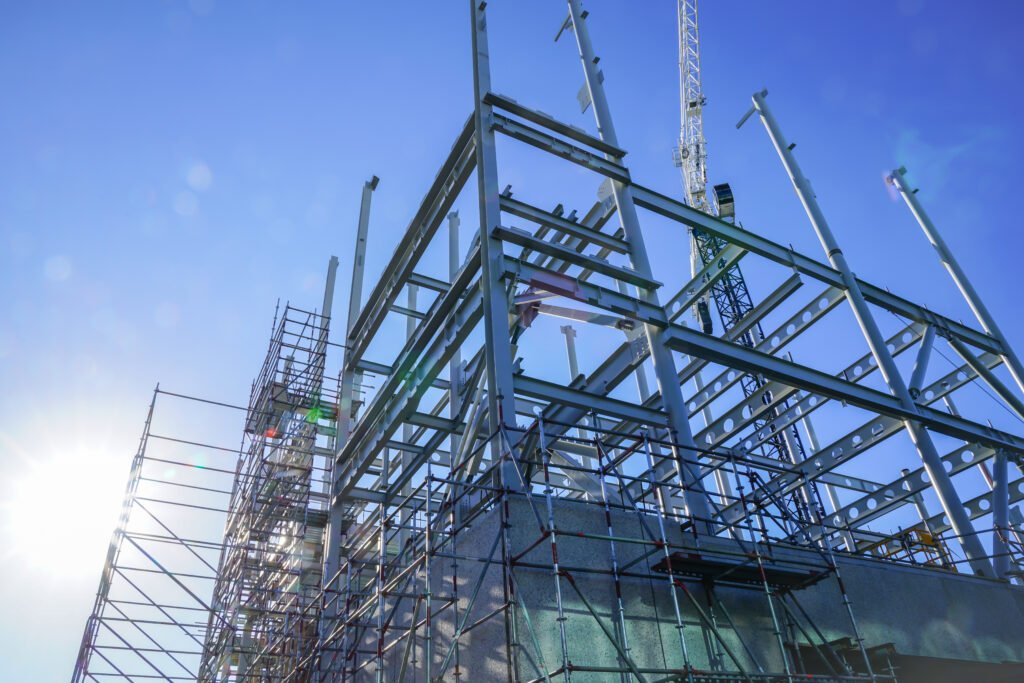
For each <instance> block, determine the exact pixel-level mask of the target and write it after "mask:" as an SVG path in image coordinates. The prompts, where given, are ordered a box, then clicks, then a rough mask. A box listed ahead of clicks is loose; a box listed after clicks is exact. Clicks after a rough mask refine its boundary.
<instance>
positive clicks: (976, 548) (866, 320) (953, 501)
mask: <svg viewBox="0 0 1024 683" xmlns="http://www.w3.org/2000/svg"><path fill="white" fill-rule="evenodd" d="M767 94H768V91H767V90H763V91H761V92H758V93H754V95H753V98H752V99H753V102H754V109H755V110H756V111H757V113H758V114H759V115H760V117H761V122H762V123H763V124H764V127H765V129H766V130H767V131H768V136H769V137H770V138H771V141H772V144H773V145H774V146H775V150H776V151H777V152H778V154H779V157H780V158H781V159H782V163H783V166H785V168H786V172H787V174H788V175H789V178H790V180H791V181H792V183H793V187H794V189H795V190H796V193H797V196H798V197H799V198H800V202H801V203H802V204H803V206H804V210H805V211H806V212H807V216H808V217H809V218H810V221H811V225H812V226H813V227H814V231H815V233H816V234H817V236H818V240H819V241H820V242H821V246H822V248H823V249H824V251H825V254H826V255H827V257H828V260H829V262H830V263H831V264H832V267H833V268H835V269H836V270H838V271H839V273H840V275H841V277H842V279H843V284H844V285H845V289H846V298H847V301H849V303H850V307H851V308H852V309H853V314H854V316H855V317H856V318H857V323H858V325H859V326H860V329H861V332H862V333H863V334H864V338H865V340H866V341H867V343H868V346H869V347H870V349H871V353H872V355H873V356H874V357H875V361H876V362H877V363H878V368H879V371H880V372H881V373H882V377H883V378H884V379H885V382H886V384H887V385H888V387H889V390H890V391H891V392H892V393H893V395H894V396H895V397H896V398H897V399H898V400H899V402H900V403H901V404H902V406H903V408H904V409H906V410H907V411H908V412H910V413H912V414H913V413H917V404H916V403H914V399H913V398H911V396H910V391H909V390H908V389H907V385H906V384H905V383H904V381H903V378H902V376H901V375H900V373H899V369H898V368H897V367H896V363H895V361H893V358H892V355H891V354H890V353H889V349H888V348H887V347H886V345H885V338H884V337H883V336H882V332H881V330H880V329H879V328H878V323H877V322H876V321H875V318H874V315H873V314H872V312H871V309H869V308H868V304H867V301H865V300H864V294H863V293H862V292H861V289H860V285H859V284H858V282H857V279H856V278H855V277H854V275H853V271H852V270H850V266H849V264H848V263H847V262H846V257H845V256H843V252H842V250H841V249H840V248H839V243H838V242H837V241H836V239H835V235H833V233H832V230H831V228H830V227H829V225H828V221H827V220H826V219H825V215H824V213H822V211H821V207H820V206H819V205H818V200H817V198H816V197H815V195H814V191H813V190H811V187H810V183H809V182H808V181H807V178H806V177H805V176H804V174H803V172H802V171H801V170H800V166H799V165H798V164H797V161H796V158H795V156H794V155H793V146H792V145H790V144H788V143H787V142H786V139H785V137H784V136H783V134H782V131H781V129H780V128H779V125H778V123H777V122H776V121H775V117H774V116H772V113H771V111H770V110H769V109H768V106H767V103H766V102H765V96H766V95H767ZM904 425H905V426H906V429H907V433H908V434H909V435H910V438H911V440H912V441H913V442H914V445H915V447H916V448H917V452H918V455H919V456H920V457H921V461H922V463H923V464H924V467H925V470H926V471H927V472H928V475H929V477H931V480H932V482H933V484H934V486H935V493H936V495H937V496H938V498H939V501H940V502H941V503H942V508H943V510H944V511H945V512H946V514H947V515H948V516H949V519H950V522H951V523H952V525H953V529H954V530H955V531H956V533H957V535H958V536H959V540H960V543H961V545H962V546H963V549H964V553H965V554H966V555H967V557H968V559H969V561H970V564H971V567H972V569H974V571H975V572H976V573H978V574H981V575H984V576H991V575H992V571H993V570H992V564H991V563H990V562H989V561H988V559H987V558H986V553H985V549H984V548H983V547H982V544H981V541H980V540H979V539H978V537H977V535H976V533H975V531H974V525H973V524H971V519H970V516H969V515H968V514H967V511H966V510H964V507H963V503H962V502H961V501H960V496H959V494H958V493H957V491H956V489H955V488H954V487H953V482H952V481H951V480H950V478H949V476H948V475H947V474H946V471H945V470H944V469H943V467H942V460H941V458H940V457H939V453H938V451H937V450H936V449H935V444H934V443H933V442H932V438H931V435H930V434H929V433H928V432H927V431H926V430H925V429H924V428H923V427H922V426H921V424H920V423H919V422H918V421H916V420H914V419H912V418H907V419H905V420H904Z"/></svg>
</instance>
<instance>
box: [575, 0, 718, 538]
mask: <svg viewBox="0 0 1024 683" xmlns="http://www.w3.org/2000/svg"><path fill="white" fill-rule="evenodd" d="M567 2H568V5H569V16H570V19H571V20H572V27H573V32H574V33H575V34H576V45H577V48H578V49H579V55H580V62H581V63H582V65H583V73H584V76H585V78H586V85H587V90H588V92H589V93H590V101H591V103H592V104H593V108H594V118H595V120H596V122H597V130H598V133H599V135H600V137H601V139H602V140H604V141H605V142H607V143H609V144H610V145H613V146H615V147H618V146H619V141H618V136H617V135H616V134H615V126H614V124H613V123H612V116H611V109H610V108H609V106H608V99H607V97H606V95H605V92H604V76H603V75H600V74H599V73H598V69H597V57H596V56H595V55H594V48H593V46H592V44H591V42H590V32H589V30H588V29H587V24H586V20H585V19H584V18H583V10H582V8H581V7H580V1H579V0H567ZM616 161H617V160H616ZM611 186H612V195H613V196H614V198H615V204H616V207H617V208H618V214H619V220H620V221H621V222H622V229H623V231H624V232H625V234H626V241H627V243H628V244H629V258H630V262H631V264H632V266H633V270H635V271H636V272H637V273H638V274H639V275H640V276H641V277H644V278H647V279H651V277H652V274H651V263H650V260H649V259H648V256H647V248H646V247H645V245H644V236H643V231H642V230H641V229H640V219H639V217H638V216H637V213H636V207H635V206H634V204H633V195H632V193H631V191H630V189H629V187H628V186H627V185H625V184H624V183H622V182H619V181H612V183H611ZM637 295H638V296H639V297H640V298H641V299H642V300H643V301H644V302H645V303H648V304H652V305H654V306H660V305H661V304H660V302H659V301H658V294H657V292H655V291H654V290H647V289H642V288H637ZM644 328H645V332H646V334H647V342H648V345H649V346H650V349H651V361H652V362H653V364H654V374H655V376H656V377H657V380H658V390H659V391H660V392H661V399H662V403H663V404H664V407H665V412H666V413H667V414H668V419H669V429H670V431H671V435H672V443H673V454H674V456H675V458H676V460H677V461H678V462H679V463H680V471H681V473H682V475H683V482H682V484H683V488H684V492H683V496H684V499H685V501H686V507H687V511H688V513H689V514H690V516H691V517H692V518H694V520H695V522H696V523H697V526H698V528H699V529H700V530H701V531H704V532H707V533H710V530H711V526H710V523H709V522H710V519H711V510H710V506H709V504H708V500H707V493H706V492H705V491H704V485H703V484H702V483H701V478H700V466H699V463H698V452H697V450H696V449H697V444H696V442H695V441H694V439H693V431H692V430H691V429H690V422H689V418H688V413H687V410H686V403H685V402H684V401H683V394H682V391H681V390H680V387H679V378H678V375H677V372H676V364H675V359H674V358H673V357H672V353H671V351H669V349H668V348H667V347H666V346H665V344H664V340H663V332H662V330H661V329H659V328H657V327H655V326H654V325H645V326H644Z"/></svg>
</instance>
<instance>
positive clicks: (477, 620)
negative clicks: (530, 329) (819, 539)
mask: <svg viewBox="0 0 1024 683" xmlns="http://www.w3.org/2000/svg"><path fill="white" fill-rule="evenodd" d="M553 509H554V517H555V525H556V528H557V529H558V532H559V533H558V534H557V536H556V545H557V553H558V559H559V562H560V569H561V574H560V576H559V577H558V579H559V580H558V589H560V591H561V605H562V612H563V614H564V617H565V622H564V625H565V629H564V630H565V638H564V641H563V638H562V636H561V630H560V628H559V621H558V605H559V599H558V594H557V589H556V580H555V574H554V572H553V570H552V549H551V543H550V537H547V536H545V535H544V533H543V530H542V526H541V524H540V519H546V514H547V512H546V508H545V501H544V499H543V497H539V496H534V497H533V498H532V500H529V499H527V498H526V497H523V496H512V497H511V498H510V500H509V506H508V519H509V524H508V528H507V529H506V530H505V531H507V534H508V542H509V550H510V554H511V556H513V557H515V558H516V560H515V563H514V566H515V569H514V572H513V573H514V580H513V581H512V590H513V592H514V593H515V594H514V595H513V596H512V598H511V599H512V600H513V601H514V602H515V603H516V609H515V610H512V611H509V612H508V613H507V614H506V611H505V610H502V606H503V604H504V603H505V600H506V597H505V580H504V578H503V570H502V565H501V558H502V545H503V542H502V538H501V535H500V534H501V531H502V529H501V524H500V510H499V509H494V510H491V511H489V512H487V513H485V514H484V515H482V516H480V517H479V518H477V519H476V520H475V521H473V522H472V524H471V525H470V527H469V528H468V529H466V530H465V531H464V532H461V533H460V534H459V535H458V542H457V546H456V551H457V552H456V554H457V555H459V556H460V558H466V557H473V558H479V559H477V560H475V561H472V560H467V559H459V572H458V576H459V578H458V584H457V590H458V609H459V611H458V615H459V617H458V620H459V622H463V621H464V622H465V624H464V627H463V634H462V636H461V638H460V640H459V643H460V644H459V647H458V648H457V650H458V652H457V653H456V651H455V648H451V642H452V636H453V634H454V632H455V611H454V610H453V609H452V608H451V607H452V606H451V605H449V606H448V607H447V608H446V609H444V610H442V611H440V613H439V614H438V616H437V617H436V618H435V619H434V621H433V625H434V637H433V638H434V640H433V643H432V644H431V649H432V650H433V654H432V657H431V660H432V664H431V674H432V676H435V677H436V676H439V675H440V677H441V680H462V681H504V680H507V676H508V666H509V660H510V659H511V660H512V661H513V665H514V666H515V667H516V669H517V670H518V672H519V677H520V680H532V679H534V678H538V679H540V680H544V679H543V673H544V672H547V673H552V672H554V671H556V670H558V669H559V668H560V667H562V666H563V664H564V662H563V642H564V655H567V660H568V663H569V665H570V666H571V667H572V668H573V675H572V679H573V680H574V681H613V680H614V681H617V680H620V674H619V673H617V672H618V671H620V670H622V669H623V668H631V667H630V665H631V666H632V667H635V668H636V669H637V670H638V671H639V672H640V673H641V674H643V675H644V676H645V678H646V679H647V680H651V681H653V680H671V678H670V674H667V673H665V672H666V671H675V672H680V673H681V672H684V671H685V670H686V669H687V659H688V663H689V666H690V667H691V671H694V672H698V673H700V672H707V673H710V672H715V671H717V672H730V671H731V672H736V671H740V670H742V671H746V672H749V673H750V674H752V675H755V676H756V675H757V674H758V673H759V672H763V673H762V674H761V675H762V676H764V675H765V674H768V673H777V674H778V673H780V672H784V671H785V667H786V666H787V664H788V666H790V667H791V670H793V673H794V675H796V673H797V672H796V669H801V670H803V671H805V672H807V673H818V674H821V675H827V674H829V673H832V670H831V669H830V666H831V667H832V669H835V668H837V667H840V666H841V664H840V663H839V662H838V661H837V658H839V659H840V660H843V661H846V662H847V663H848V664H849V666H850V667H851V668H852V669H853V670H854V671H856V672H860V673H866V666H865V664H864V661H863V660H864V657H863V654H862V653H861V650H860V649H859V647H857V644H856V636H857V630H855V629H854V626H853V623H852V622H851V619H850V612H852V613H853V617H854V619H855V620H856V626H857V629H859V634H860V636H861V637H862V638H863V643H864V648H865V650H866V651H867V653H868V654H869V657H870V661H871V666H872V668H873V669H874V670H875V673H876V674H882V673H886V674H891V673H894V674H895V675H896V677H897V679H898V680H901V681H917V680H920V681H941V680H975V681H989V680H993V681H996V680H1004V678H1001V677H1008V678H1005V680H1021V679H1020V678H1014V677H1013V676H1016V675H1019V673H1020V672H1021V671H1024V591H1022V590H1020V589H1019V588H1016V587H1012V586H1007V584H1006V583H1004V582H999V581H994V580H989V579H982V578H977V577H973V576H962V575H957V574H954V573H950V572H947V571H941V570H935V569H924V568H917V567H908V566H900V565H895V564H892V563H888V562H883V561H876V560H869V559H862V558H851V557H846V556H843V557H837V558H836V559H837V568H838V572H832V571H829V570H828V566H829V562H828V558H827V557H826V556H825V555H824V554H821V553H817V552H814V551H810V550H807V549H804V548H796V547H786V546H778V545H773V546H772V547H771V548H770V549H768V548H766V547H764V546H760V545H759V546H756V547H755V546H754V544H752V543H749V542H741V541H730V540H727V539H721V538H716V539H708V538H704V537H700V538H698V537H696V536H694V535H693V534H691V533H687V532H685V531H683V530H680V528H679V526H678V525H671V526H668V527H667V528H666V531H667V534H668V539H669V544H670V546H671V548H672V552H673V553H679V554H680V555H681V556H686V557H688V558H691V559H692V560H693V561H694V562H696V560H697V558H700V560H701V561H702V562H705V564H703V565H700V564H699V563H698V566H701V567H704V569H701V570H699V571H704V572H707V571H709V570H707V568H706V567H707V564H706V563H708V562H711V563H712V566H728V565H729V564H732V565H736V566H739V567H744V568H747V569H751V568H752V569H755V570H756V569H757V562H756V559H755V558H754V556H753V555H752V554H751V553H753V551H755V550H758V551H760V552H762V553H764V556H763V557H762V563H763V566H764V572H765V574H764V576H766V577H767V578H768V582H769V583H778V581H779V580H780V579H779V577H780V576H781V577H791V576H793V575H799V574H802V575H805V576H807V577H808V583H810V584H811V585H808V586H806V587H793V588H791V589H788V590H786V589H782V588H778V590H773V591H772V597H771V600H770V602H769V597H768V594H767V592H766V590H765V584H764V583H759V582H750V583H746V582H744V581H743V578H742V575H743V573H742V572H740V571H737V570H733V571H729V570H725V571H720V572H719V577H718V580H717V581H715V582H714V583H712V582H711V581H704V580H702V579H701V578H698V577H697V576H687V577H686V578H685V580H681V577H680V576H679V575H678V574H677V575H676V576H675V578H676V579H677V583H676V588H675V590H673V587H672V585H671V580H670V577H669V575H668V574H667V573H664V572H659V571H656V570H653V569H652V568H653V567H655V566H656V565H658V563H659V562H661V561H662V560H663V559H664V550H663V549H662V548H661V547H660V546H659V545H658V544H657V543H655V542H654V539H656V538H659V534H660V532H659V531H658V523H657V518H656V517H652V516H649V515H641V514H639V513H637V512H636V511H633V510H627V509H618V510H613V511H612V512H611V520H612V533H611V535H609V529H608V524H607V521H606V517H605V512H604V510H603V508H602V507H601V506H600V505H598V504H593V503H583V502H575V501H555V502H554V508H553ZM538 516H539V518H540V519H538ZM613 539H614V541H613ZM538 541H540V542H538ZM613 542H614V547H615V554H616V557H617V560H618V574H619V577H620V585H621V594H622V614H623V619H624V623H625V634H624V636H625V637H623V634H622V632H621V631H620V628H619V625H618V623H619V622H618V620H619V616H618V614H619V607H618V603H617V599H616V588H615V581H614V577H613V575H612V562H611V548H612V544H613ZM487 560H490V561H489V562H488V561H487ZM433 561H434V562H435V566H437V567H441V566H443V565H444V563H448V564H449V566H450V563H451V561H452V560H451V559H450V558H442V557H438V558H435V559H434V560H433ZM473 565H475V566H473ZM673 566H674V567H675V566H676V565H675V564H674V565H673ZM679 567H680V569H679V571H681V572H682V571H688V569H687V567H689V565H686V564H680V565H679ZM699 571H694V573H699ZM758 571H759V570H758ZM437 574H440V572H437V573H435V576H436V575H437ZM837 574H838V576H837ZM840 580H841V581H842V584H843V585H844V586H845V588H846V593H847V597H848V600H849V604H850V609H849V611H848V610H847V608H846V606H845V605H844V598H843V593H842V591H841V590H840ZM735 584H743V585H735ZM399 592H400V590H399V589H396V590H395V593H396V595H397V593H399ZM432 593H433V604H434V610H438V609H439V607H440V606H441V605H444V604H446V601H447V599H449V598H450V597H451V596H452V594H453V588H452V583H451V578H450V576H449V577H447V578H443V579H441V578H439V579H437V580H435V581H434V582H433V583H432ZM474 593H476V598H475V600H472V596H473V594H474ZM396 600H397V598H389V600H388V603H389V605H390V607H389V610H393V609H394V606H395V604H396ZM471 601H472V604H471ZM674 603H675V604H674ZM676 604H677V605H678V609H679V614H680V618H681V626H682V628H681V629H680V628H678V624H677V620H676ZM412 605H413V601H411V600H409V599H405V600H403V601H401V602H400V603H398V609H397V610H396V611H394V616H393V617H392V618H391V624H392V625H393V626H394V627H396V628H397V627H402V628H404V627H407V626H408V625H409V623H410V621H411V618H412V615H411V614H410V610H411V609H412ZM467 609H468V610H469V612H468V615H467ZM773 612H774V618H773ZM423 616H424V612H423V610H422V608H419V609H418V612H417V615H416V618H417V619H419V620H422V619H423ZM680 631H681V632H682V633H683V641H684V642H683V643H681V642H680V638H679V632H680ZM509 634H511V635H509ZM375 637H376V636H375V635H374V633H373V631H372V629H370V630H368V631H367V634H366V637H365V639H364V641H363V647H365V648H369V649H372V648H374V647H375ZM613 639H614V640H615V643H613ZM825 643H829V644H830V646H825ZM423 645H424V643H423V642H422V631H421V633H420V634H418V635H417V644H416V647H415V648H412V649H411V650H409V651H406V650H407V648H404V647H397V648H393V649H392V651H391V652H389V653H387V655H386V657H385V667H386V669H387V670H388V671H389V672H391V673H392V674H394V673H395V672H398V671H400V670H401V668H402V667H403V662H404V666H405V668H406V669H407V671H408V672H409V673H410V674H411V673H412V672H413V671H416V673H417V676H418V677H419V676H422V675H423V669H424V661H423V660H424V658H425V657H424V655H423V654H422V653H423V652H424V650H423ZM510 646H511V647H510ZM684 646H685V655H684ZM784 651H786V652H788V653H789V656H788V657H787V660H788V662H784V661H783V654H782V653H783V652H784ZM624 655H625V657H628V660H629V664H627V663H626V659H625V658H624ZM446 657H447V659H448V661H447V663H445V661H444V660H445V658H446ZM456 661H457V666H458V669H457V671H458V677H457V678H456ZM1007 663H1017V664H1018V666H1016V667H1014V666H1011V665H1010V664H1007ZM890 667H891V668H890ZM442 670H443V671H442ZM611 670H614V672H613V671H611ZM360 676H361V678H360V679H359V680H373V678H374V676H375V671H374V670H372V668H370V669H364V670H363V671H362V673H361V674H360ZM946 676H949V678H946ZM558 678H559V680H561V676H559V677H558ZM386 680H390V679H388V678H386ZM417 680H419V678H417ZM624 680H636V678H635V677H633V676H632V674H626V678H625V679H624ZM679 680H685V678H680V679H679ZM718 680H744V678H743V677H742V675H740V676H738V677H735V678H720V679H718ZM761 680H764V678H761ZM772 680H785V679H784V678H777V679H772Z"/></svg>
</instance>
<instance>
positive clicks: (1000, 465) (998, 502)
mask: <svg viewBox="0 0 1024 683" xmlns="http://www.w3.org/2000/svg"><path fill="white" fill-rule="evenodd" d="M1009 473H1010V468H1009V467H1008V466H1007V462H1006V451H1004V450H1002V449H999V450H998V451H996V459H995V463H994V465H993V467H992V474H993V477H992V479H993V482H992V564H993V566H994V567H995V570H996V577H997V578H1000V579H1005V578H1006V574H1007V572H1009V571H1010V544H1009V542H1008V538H1009V535H1010V496H1009V494H1010V489H1009V483H1010V482H1009V478H1010V477H1009Z"/></svg>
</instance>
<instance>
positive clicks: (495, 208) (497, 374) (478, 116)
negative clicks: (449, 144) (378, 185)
mask: <svg viewBox="0 0 1024 683" xmlns="http://www.w3.org/2000/svg"><path fill="white" fill-rule="evenodd" d="M469 6H470V19H471V21H472V30H473V95H474V105H475V106H474V109H473V123H474V128H475V131H474V133H473V135H474V141H475V144H476V176H477V186H478V195H479V201H480V256H481V267H482V273H483V274H482V277H481V278H480V285H481V289H482V290H483V298H484V346H485V349H486V350H485V352H484V355H485V361H486V364H487V410H488V420H489V425H490V431H491V433H492V434H493V433H496V432H497V431H498V430H499V429H501V428H503V427H505V426H508V427H513V428H514V427H516V403H515V385H514V383H513V378H512V360H513V359H512V341H511V339H510V338H509V319H508V312H509V309H508V296H507V294H506V291H505V286H504V285H503V284H502V281H501V275H502V272H503V271H504V263H503V261H504V258H505V254H504V251H503V249H502V243H501V240H499V239H497V238H496V237H494V236H493V234H492V231H493V230H494V229H495V228H496V227H498V226H499V225H500V224H501V203H500V201H501V200H500V198H499V189H498V157H497V152H496V149H495V142H494V131H493V130H492V129H491V122H492V120H493V110H492V109H491V105H489V104H487V103H486V102H484V97H485V96H486V95H487V93H488V92H490V90H491V62H490V52H489V49H488V46H487V15H486V13H485V11H484V10H485V7H486V6H487V3H486V2H482V1H481V0H469ZM507 431H508V434H509V438H510V439H513V440H516V441H517V440H518V434H519V433H518V432H516V431H515V430H514V429H512V430H507ZM499 444H500V439H492V440H491V456H492V457H493V458H494V459H495V460H498V459H499V458H500V457H501V449H500V445H499ZM514 446H515V443H514V442H513V443H511V444H510V447H514ZM512 457H513V458H515V453H514V452H513V454H512ZM508 465H514V464H513V463H506V465H505V466H508ZM508 475H509V476H507V477H506V478H505V482H506V484H507V485H508V486H512V487H513V488H519V487H520V482H519V477H518V476H516V474H515V472H513V471H510V472H508Z"/></svg>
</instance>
